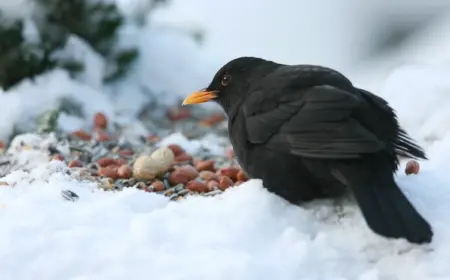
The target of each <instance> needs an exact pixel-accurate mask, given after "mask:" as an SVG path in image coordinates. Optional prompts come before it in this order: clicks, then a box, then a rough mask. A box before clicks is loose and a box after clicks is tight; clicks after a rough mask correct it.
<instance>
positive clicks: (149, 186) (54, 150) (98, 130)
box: [48, 113, 248, 200]
mask: <svg viewBox="0 0 450 280" xmlns="http://www.w3.org/2000/svg"><path fill="white" fill-rule="evenodd" d="M172 118H173V116H172ZM181 120H183V118H175V120H174V122H179V121H181ZM221 121H223V118H220V117H215V116H212V117H210V118H207V119H206V120H204V121H202V122H200V123H198V122H197V123H198V125H201V126H203V127H206V128H208V127H210V128H211V127H212V126H214V124H215V123H220V122H221ZM108 126H109V124H108V120H107V118H106V116H105V115H104V114H102V113H97V114H95V117H94V120H93V130H92V131H84V130H77V131H73V132H72V133H70V134H67V133H65V134H58V135H57V138H58V143H56V144H54V145H51V146H49V147H48V154H49V160H58V161H63V162H65V163H66V164H67V166H68V167H69V168H70V174H71V175H72V176H73V177H75V178H76V179H78V180H89V181H92V182H96V183H97V185H98V187H99V188H102V189H105V190H111V191H120V190H122V189H124V188H138V189H141V190H143V191H146V192H154V193H158V194H162V195H165V196H168V197H170V199H171V200H180V199H182V198H184V197H187V196H189V195H202V196H213V195H217V194H220V193H222V192H223V191H225V190H226V189H228V188H230V187H235V186H238V185H240V184H241V183H243V182H245V181H247V180H248V178H247V176H246V175H245V173H244V172H243V171H242V170H241V168H240V167H239V165H238V164H237V163H236V160H235V158H234V155H233V152H232V150H230V149H229V146H228V149H227V147H224V151H227V152H224V153H223V155H219V156H218V155H217V154H212V153H208V150H207V149H203V150H200V151H199V152H198V153H197V154H194V155H192V154H189V153H187V152H186V150H185V149H183V147H181V146H180V145H177V144H170V145H166V146H161V145H159V142H160V137H158V136H155V135H149V136H148V137H145V139H142V143H140V144H136V143H133V144H132V143H130V142H128V141H127V140H126V139H125V138H123V137H121V135H117V134H114V133H113V132H111V131H110V130H109V129H108ZM226 143H228V142H226ZM61 147H68V149H63V148H61ZM63 197H64V198H66V199H68V200H76V199H77V198H78V196H77V194H75V193H73V192H69V191H64V192H63Z"/></svg>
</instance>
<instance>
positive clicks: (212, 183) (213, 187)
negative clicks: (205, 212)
mask: <svg viewBox="0 0 450 280" xmlns="http://www.w3.org/2000/svg"><path fill="white" fill-rule="evenodd" d="M206 186H207V187H208V190H209V191H214V190H217V189H218V188H219V182H217V181H215V180H211V181H208V182H207V183H206Z"/></svg>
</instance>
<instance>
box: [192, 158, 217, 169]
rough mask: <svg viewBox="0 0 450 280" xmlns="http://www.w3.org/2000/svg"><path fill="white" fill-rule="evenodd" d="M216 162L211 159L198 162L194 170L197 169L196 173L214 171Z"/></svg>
mask: <svg viewBox="0 0 450 280" xmlns="http://www.w3.org/2000/svg"><path fill="white" fill-rule="evenodd" d="M215 164H216V162H215V161H214V160H212V159H209V160H204V161H199V162H198V163H196V164H195V168H197V170H198V171H205V170H207V171H216V167H215Z"/></svg>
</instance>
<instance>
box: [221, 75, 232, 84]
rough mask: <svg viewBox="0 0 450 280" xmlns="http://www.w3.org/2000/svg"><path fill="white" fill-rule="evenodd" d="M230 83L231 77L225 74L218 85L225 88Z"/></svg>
mask: <svg viewBox="0 0 450 280" xmlns="http://www.w3.org/2000/svg"><path fill="white" fill-rule="evenodd" d="M230 82H231V75H228V74H225V75H224V76H223V77H222V81H220V83H221V84H222V86H224V87H226V86H228V85H229V84H230Z"/></svg>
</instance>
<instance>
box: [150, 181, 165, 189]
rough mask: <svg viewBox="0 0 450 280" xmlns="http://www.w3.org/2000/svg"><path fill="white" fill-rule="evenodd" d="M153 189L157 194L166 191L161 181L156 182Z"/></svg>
mask: <svg viewBox="0 0 450 280" xmlns="http://www.w3.org/2000/svg"><path fill="white" fill-rule="evenodd" d="M152 187H153V190H154V191H155V192H162V191H163V190H165V189H166V187H165V186H164V183H163V182H161V181H154V182H153V183H152Z"/></svg>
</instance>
